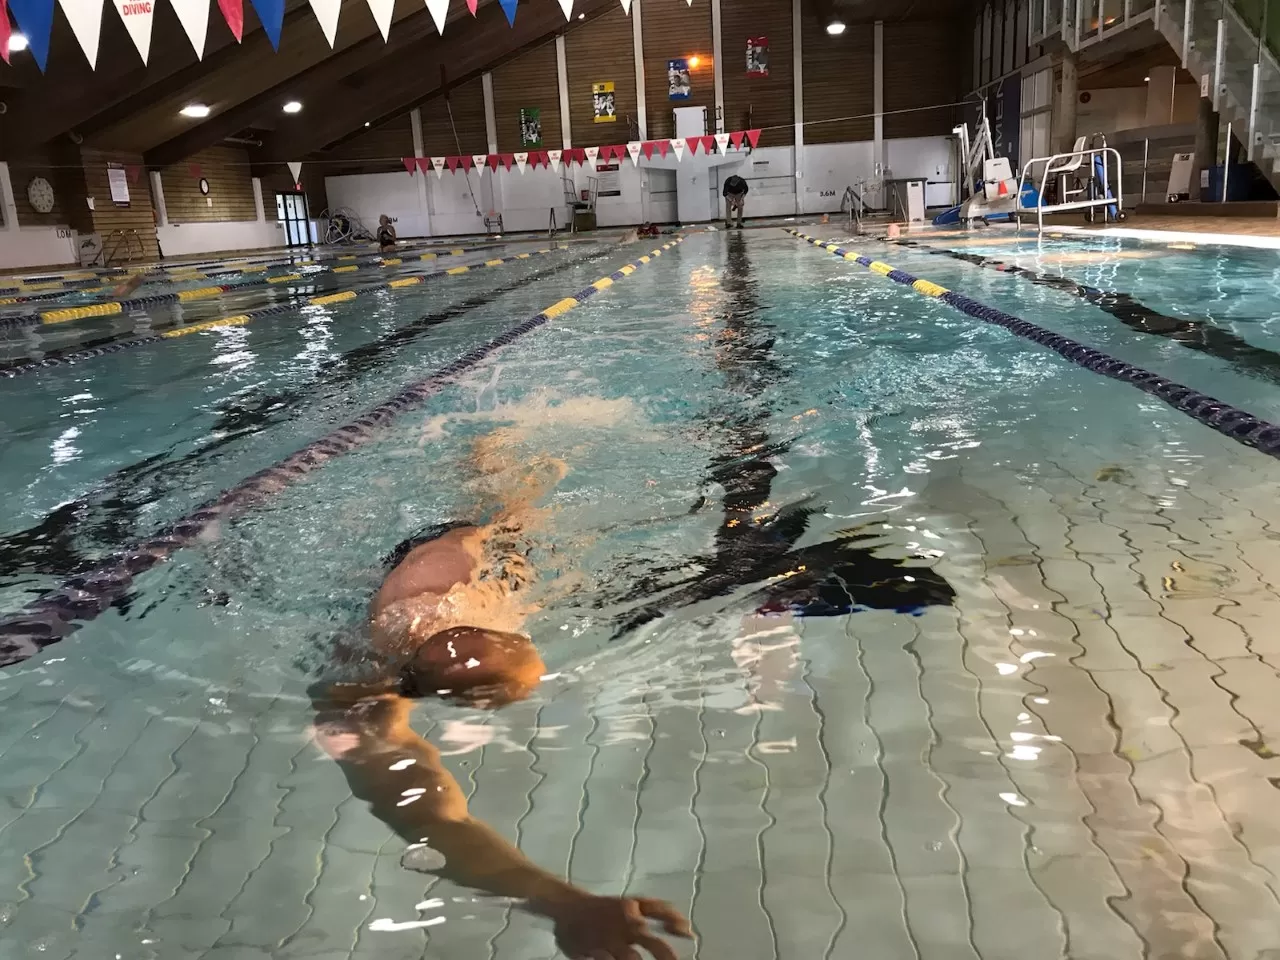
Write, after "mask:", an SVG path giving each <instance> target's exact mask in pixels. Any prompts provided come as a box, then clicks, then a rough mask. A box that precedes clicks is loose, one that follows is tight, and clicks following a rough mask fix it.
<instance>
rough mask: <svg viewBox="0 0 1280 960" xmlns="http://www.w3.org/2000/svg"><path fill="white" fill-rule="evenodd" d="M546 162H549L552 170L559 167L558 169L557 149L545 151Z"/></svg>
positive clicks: (558, 153)
mask: <svg viewBox="0 0 1280 960" xmlns="http://www.w3.org/2000/svg"><path fill="white" fill-rule="evenodd" d="M547 162H548V163H550V164H551V169H552V170H559V169H560V151H559V150H548V151H547Z"/></svg>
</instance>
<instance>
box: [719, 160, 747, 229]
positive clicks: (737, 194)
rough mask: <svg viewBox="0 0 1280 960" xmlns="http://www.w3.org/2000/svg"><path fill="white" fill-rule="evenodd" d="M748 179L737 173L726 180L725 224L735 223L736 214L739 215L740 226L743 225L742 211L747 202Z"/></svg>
mask: <svg viewBox="0 0 1280 960" xmlns="http://www.w3.org/2000/svg"><path fill="white" fill-rule="evenodd" d="M749 189H750V188H749V187H748V186H747V181H745V180H743V179H742V178H741V177H740V176H738V175H737V174H736V173H735V174H734V175H733V176H731V177H730V178H729V179H728V180H726V181H725V182H724V191H723V192H724V205H725V213H724V225H725V226H726V227H729V226H732V225H733V218H734V214H737V216H738V226H739V227H741V226H742V211H743V208H744V207H745V206H746V203H747V191H748V190H749Z"/></svg>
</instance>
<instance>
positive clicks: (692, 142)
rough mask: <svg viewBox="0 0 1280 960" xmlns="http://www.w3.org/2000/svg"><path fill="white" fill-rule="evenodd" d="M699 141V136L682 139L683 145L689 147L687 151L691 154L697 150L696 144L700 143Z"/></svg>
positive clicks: (700, 139)
mask: <svg viewBox="0 0 1280 960" xmlns="http://www.w3.org/2000/svg"><path fill="white" fill-rule="evenodd" d="M701 142H702V138H701V137H686V138H685V141H684V145H685V146H686V147H688V148H689V152H690V153H691V154H692V153H697V152H698V144H700V143H701Z"/></svg>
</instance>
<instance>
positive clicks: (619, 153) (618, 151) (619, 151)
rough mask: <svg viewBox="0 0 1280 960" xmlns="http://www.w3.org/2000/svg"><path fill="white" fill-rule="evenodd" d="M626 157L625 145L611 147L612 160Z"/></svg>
mask: <svg viewBox="0 0 1280 960" xmlns="http://www.w3.org/2000/svg"><path fill="white" fill-rule="evenodd" d="M626 155H627V145H626V144H625V143H620V144H617V145H616V146H614V147H613V158H614V159H615V160H622V159H624V158H625V157H626Z"/></svg>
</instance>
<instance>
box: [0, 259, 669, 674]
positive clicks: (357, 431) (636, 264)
mask: <svg viewBox="0 0 1280 960" xmlns="http://www.w3.org/2000/svg"><path fill="white" fill-rule="evenodd" d="M683 240H684V238H683V237H676V238H675V239H673V240H671V241H670V242H669V243H665V244H663V245H662V246H661V247H659V248H658V249H656V250H653V251H651V252H650V253H648V254H646V255H644V256H642V257H639V258H637V259H636V260H634V261H632V262H631V263H628V264H625V265H623V266H622V267H620V268H619V269H618V270H616V271H614V272H613V273H612V274H610V275H609V276H607V277H601V278H600V279H599V280H597V281H596V282H595V283H593V284H591V286H589V287H586V288H585V289H582V290H579V291H578V292H577V293H575V294H574V295H573V296H570V297H564V298H562V299H560V300H558V301H557V302H556V303H554V304H552V305H551V306H549V307H547V308H546V309H545V310H543V311H542V312H541V313H536V314H534V315H533V316H532V317H529V318H528V319H527V320H525V321H524V322H522V323H518V324H516V325H515V326H514V327H510V328H509V329H507V330H506V331H505V332H503V333H501V334H499V335H498V336H496V337H494V338H493V339H491V340H489V341H487V342H485V343H483V344H480V345H479V346H477V347H475V348H473V349H472V350H470V351H469V352H468V353H465V354H463V355H462V356H461V357H459V358H458V359H456V360H454V361H453V362H452V363H450V364H448V365H447V366H445V367H442V368H440V369H439V370H437V371H435V372H434V373H432V374H430V375H429V376H428V377H426V378H425V379H423V380H419V381H417V382H416V383H412V384H410V385H409V386H407V387H405V388H404V389H403V390H401V391H400V392H399V393H397V394H396V395H395V396H394V397H392V398H391V399H390V400H387V401H386V402H385V403H382V404H380V405H378V406H377V407H374V408H373V409H372V410H370V411H368V412H367V413H365V414H364V415H363V416H361V417H359V418H358V419H356V420H354V421H352V422H350V423H348V424H346V425H345V426H342V427H339V428H337V429H336V430H331V431H330V432H329V433H327V434H325V435H324V436H323V437H321V438H320V439H319V440H315V441H313V442H311V443H309V444H307V445H306V446H305V447H303V448H302V449H300V450H298V451H297V452H295V453H293V454H292V455H290V456H288V457H286V458H285V459H283V460H281V461H279V462H277V463H275V464H274V465H272V466H270V467H267V468H266V469H264V470H260V471H258V472H257V473H255V474H253V476H251V477H248V478H246V479H245V480H243V481H241V482H240V483H238V484H236V485H235V486H234V487H231V488H230V489H228V490H226V491H224V492H223V493H222V494H221V495H220V496H218V497H217V498H215V499H213V500H210V501H208V502H207V503H205V504H204V505H203V506H200V507H197V508H196V509H195V510H193V511H192V512H190V513H188V514H187V515H186V516H183V517H180V518H178V519H177V520H175V521H174V522H173V523H171V524H169V525H167V526H166V527H165V528H164V529H163V530H162V531H161V532H160V533H158V534H157V535H155V536H153V537H150V538H148V539H146V540H143V541H141V542H139V543H134V544H131V545H129V546H125V547H121V548H119V549H117V550H116V552H115V553H113V554H112V555H111V556H110V557H108V558H107V559H106V560H105V561H103V563H101V564H100V565H98V566H97V567H95V568H93V569H91V570H86V571H85V572H84V573H82V574H80V575H79V576H76V577H72V578H70V579H69V580H66V581H65V582H63V583H62V585H61V586H60V587H58V588H57V589H55V590H50V591H48V592H46V593H44V594H42V595H41V596H39V597H37V598H36V599H35V600H32V601H30V602H29V603H27V604H26V605H25V606H24V607H23V608H22V609H21V610H19V611H17V612H16V613H13V614H10V615H8V616H6V617H4V618H3V619H0V667H8V666H12V665H14V664H16V663H21V662H22V661H24V660H27V659H29V658H30V657H33V656H35V655H36V654H38V653H39V652H40V651H41V650H43V649H44V648H45V647H48V646H49V645H50V644H54V643H57V642H58V641H59V640H61V639H62V638H63V637H65V636H68V635H69V634H71V633H72V632H73V631H75V630H77V629H79V625H80V624H81V623H87V622H89V621H91V620H94V619H95V618H97V617H98V616H99V615H100V614H102V613H103V612H105V611H106V610H108V609H110V608H111V607H112V606H113V605H114V604H116V603H117V602H119V601H120V600H122V599H123V598H124V597H125V596H127V594H128V592H129V590H130V588H131V587H132V585H133V582H134V578H135V577H137V576H138V574H140V573H143V572H145V571H147V570H150V569H151V568H152V567H154V566H156V565H157V564H159V563H163V562H164V561H166V560H168V559H169V558H170V557H171V556H173V554H174V553H176V552H177V551H179V550H181V549H183V548H184V547H188V546H191V545H192V544H193V543H195V542H196V540H197V539H198V538H199V537H200V536H201V535H202V534H203V533H205V531H207V530H208V529H209V528H210V527H212V526H213V525H214V524H215V523H218V522H220V521H225V520H229V519H231V518H233V517H235V516H238V515H240V514H243V513H245V512H246V511H248V510H249V509H250V508H251V507H254V506H257V505H258V504H259V503H261V502H262V501H264V500H266V499H267V498H268V497H270V496H272V495H274V494H276V493H279V492H280V491H282V490H285V489H287V488H289V487H291V486H293V485H294V484H296V483H298V482H299V481H300V480H301V479H302V478H303V477H305V476H307V474H309V473H311V472H312V471H313V470H315V469H318V468H319V467H322V466H324V464H325V463H327V462H328V461H330V460H332V459H334V458H336V457H340V456H342V455H344V454H347V453H350V452H351V451H352V450H355V449H357V448H358V447H361V446H363V445H364V444H366V443H368V442H369V441H370V440H372V439H373V438H374V437H375V436H377V433H378V430H379V429H380V428H383V427H386V426H387V425H388V424H390V423H391V422H392V421H393V420H394V419H396V417H398V416H399V415H400V414H402V413H404V412H405V411H406V410H408V409H410V408H413V407H417V406H419V405H421V404H422V403H424V402H425V401H426V400H427V399H429V398H430V397H432V396H434V395H435V394H436V393H438V392H439V391H440V390H441V389H442V388H443V387H444V386H445V385H447V384H449V383H451V382H453V381H454V380H455V379H456V378H457V377H458V375H459V374H462V373H465V372H466V371H468V370H471V369H473V368H475V367H476V366H478V365H479V364H480V363H481V362H483V361H484V360H485V359H487V358H488V357H489V356H490V355H491V354H493V353H495V352H497V351H499V350H501V349H502V348H503V347H506V346H509V345H510V344H512V343H514V342H515V341H516V340H518V339H520V338H521V337H523V336H525V335H526V334H528V333H531V332H533V331H534V330H537V329H538V328H540V327H542V326H543V325H544V324H546V323H548V322H549V321H551V320H553V319H555V318H557V317H560V316H562V315H564V314H565V313H568V312H569V311H570V310H572V309H574V308H575V307H577V306H578V305H579V304H581V303H584V302H586V301H587V300H589V299H590V298H591V297H593V296H595V295H596V294H597V293H599V292H600V291H601V290H607V289H608V288H609V287H611V286H613V284H614V283H616V282H617V281H619V280H622V279H624V278H625V277H629V276H630V275H631V274H633V273H635V272H636V270H638V269H639V268H640V266H641V265H643V264H647V263H649V262H650V261H651V260H652V259H654V258H656V257H660V256H662V254H663V252H664V251H666V250H669V249H671V248H672V247H674V246H676V245H677V244H679V243H682V242H683Z"/></svg>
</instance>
